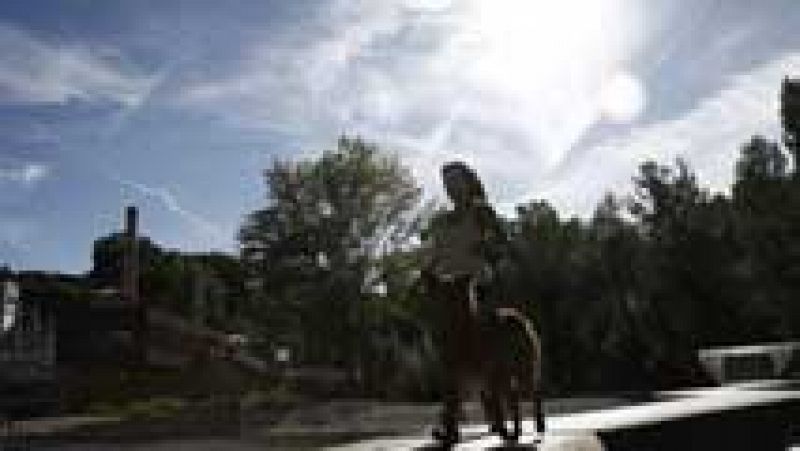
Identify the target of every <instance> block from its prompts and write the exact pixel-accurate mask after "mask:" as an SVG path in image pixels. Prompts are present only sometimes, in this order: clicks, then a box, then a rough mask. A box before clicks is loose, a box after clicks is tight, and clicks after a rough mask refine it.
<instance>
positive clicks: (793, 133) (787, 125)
mask: <svg viewBox="0 0 800 451" xmlns="http://www.w3.org/2000/svg"><path fill="white" fill-rule="evenodd" d="M781 124H782V125H783V137H784V143H785V144H786V147H787V148H788V149H789V152H790V153H791V154H792V156H793V160H794V174H795V177H797V176H798V174H800V171H798V167H797V166H798V163H800V79H790V78H788V77H787V78H785V79H784V80H783V84H782V85H781Z"/></svg>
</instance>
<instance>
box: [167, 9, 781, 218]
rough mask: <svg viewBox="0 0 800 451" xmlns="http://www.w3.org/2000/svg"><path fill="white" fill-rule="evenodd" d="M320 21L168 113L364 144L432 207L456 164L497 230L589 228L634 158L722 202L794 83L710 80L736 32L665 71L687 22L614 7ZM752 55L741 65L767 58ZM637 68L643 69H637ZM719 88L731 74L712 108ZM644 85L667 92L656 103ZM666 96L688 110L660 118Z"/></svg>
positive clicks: (386, 12) (366, 15)
mask: <svg viewBox="0 0 800 451" xmlns="http://www.w3.org/2000/svg"><path fill="white" fill-rule="evenodd" d="M326 5H327V6H326V7H323V8H320V10H321V13H320V15H319V17H312V18H309V20H308V21H306V22H304V24H303V25H302V26H298V27H297V28H296V30H295V31H296V33H288V34H282V35H279V36H267V37H264V38H263V39H261V40H259V41H258V42H256V43H255V44H253V45H251V46H250V47H247V48H245V50H244V51H243V55H244V57H243V58H242V59H241V60H240V61H237V62H236V63H235V64H232V65H231V67H232V68H233V69H232V70H231V72H230V73H228V74H226V75H223V76H220V77H216V78H209V79H205V80H201V81H198V82H196V83H193V84H189V85H188V86H186V87H185V89H184V90H183V91H182V92H181V93H180V95H179V96H178V98H177V102H178V103H179V104H180V105H183V106H185V107H188V108H200V109H203V110H205V111H208V112H212V113H213V114H218V115H219V116H220V117H222V118H223V119H224V120H227V121H230V123H232V124H233V125H234V126H235V127H248V128H249V127H252V128H260V129H264V130H268V131H272V132H279V133H281V134H283V135H285V136H286V137H288V138H289V139H290V140H291V141H293V142H295V143H297V142H300V143H302V146H306V147H309V146H316V147H321V145H320V143H324V145H327V144H328V143H330V142H331V141H332V140H333V137H335V136H336V135H337V134H339V133H342V132H348V133H359V134H362V135H364V136H366V137H367V138H368V139H374V140H376V141H378V142H379V143H382V144H384V145H385V146H388V147H389V148H393V149H397V150H399V151H401V153H402V155H403V157H404V158H405V160H406V161H407V162H408V163H409V164H410V165H411V166H412V169H413V170H414V173H415V175H416V176H417V178H418V179H419V180H421V181H422V183H423V186H424V187H425V188H427V189H426V193H428V194H431V193H434V194H433V195H434V196H435V195H437V193H441V188H440V186H439V185H440V183H439V180H438V178H439V176H438V169H437V168H438V166H439V164H440V163H442V162H444V161H447V160H450V159H454V158H458V159H462V160H465V161H467V162H469V163H470V164H472V165H473V166H475V167H476V169H477V170H478V172H479V173H480V174H481V176H482V178H483V179H484V181H486V182H487V185H488V191H489V192H490V193H491V196H492V197H493V200H495V201H496V202H497V203H498V206H499V208H500V209H501V210H503V211H505V212H510V211H512V210H513V208H512V207H513V205H514V204H515V203H518V202H521V201H526V200H529V199H531V198H533V197H536V198H547V199H550V200H552V201H553V202H554V203H555V204H556V206H557V207H559V209H561V210H563V211H565V212H567V213H575V214H580V215H588V214H590V213H591V211H592V210H593V208H594V205H595V204H596V202H597V201H598V200H599V198H600V196H601V195H602V194H603V193H604V192H605V191H607V190H612V191H618V192H625V191H628V190H629V188H630V178H631V176H632V175H633V174H634V173H635V170H636V165H637V164H638V163H639V162H640V161H641V160H643V159H645V158H653V159H656V160H659V161H662V162H669V161H671V160H672V159H673V158H674V157H675V156H678V155H680V156H684V157H686V158H687V159H688V160H689V161H690V163H692V165H693V166H694V168H695V169H696V170H697V172H698V173H699V175H700V178H701V180H704V181H707V183H708V184H709V185H710V186H713V187H714V188H715V189H723V188H724V187H725V186H726V185H727V184H728V183H729V182H730V175H731V166H732V163H733V161H734V159H735V157H736V155H737V153H738V148H739V145H740V144H741V143H742V142H743V141H745V140H746V139H747V138H748V137H749V135H751V134H753V133H757V132H774V131H775V127H776V110H775V107H776V102H777V94H776V93H777V89H778V86H779V83H780V78H781V77H782V76H783V74H784V73H785V72H787V71H789V70H790V69H791V68H792V67H795V65H796V56H793V55H787V56H786V57H785V58H782V59H778V60H774V61H773V62H772V63H767V64H766V65H763V66H761V67H757V68H755V69H753V67H754V66H752V65H750V66H731V65H725V64H723V63H725V62H726V61H728V60H729V59H731V55H730V53H731V52H730V51H729V50H726V49H729V48H731V46H738V45H745V44H747V45H749V46H750V45H752V44H751V43H750V42H749V41H748V39H749V38H750V37H751V36H753V35H754V34H756V33H753V32H751V31H748V32H747V33H740V34H736V35H731V34H721V35H720V36H718V37H707V38H704V42H703V45H704V46H706V47H708V48H712V49H714V50H713V51H709V52H710V53H708V52H707V53H703V58H699V59H698V58H695V57H681V58H683V59H681V61H680V62H678V61H676V60H675V59H676V58H678V56H680V55H679V54H678V53H676V52H674V51H672V50H670V45H671V44H670V42H669V41H671V40H674V38H675V34H676V33H677V31H681V30H682V29H681V28H679V27H680V26H681V24H682V23H684V22H686V19H687V17H685V16H681V15H676V16H675V17H672V16H670V17H669V18H667V19H668V20H666V21H665V23H664V27H663V28H664V30H667V31H669V32H668V33H661V34H659V32H658V30H659V29H660V28H658V27H653V26H652V23H653V20H655V19H654V18H653V17H650V16H647V15H646V14H645V12H644V11H642V10H641V9H639V8H641V4H640V3H638V2H632V1H626V0H600V1H596V2H583V1H577V0H576V1H570V0H567V1H562V2H523V1H519V0H497V1H495V0H493V1H491V2H488V1H483V0H473V1H470V0H465V1H461V2H451V1H446V0H436V1H428V2H426V1H424V0H391V1H386V2H380V3H379V4H378V3H377V2H370V1H366V0H364V1H344V0H341V1H338V0H331V1H329V2H327V3H326ZM578 10H579V11H581V14H575V13H574V12H575V11H578ZM680 10H681V11H683V10H682V9H680ZM704 17H705V16H704ZM565 24H569V25H568V26H565ZM701 25H702V24H698V25H696V26H697V27H699V28H702V26H701ZM726 25H730V26H731V27H735V26H739V25H741V24H738V23H733V22H732V23H726ZM693 26H694V25H693ZM571 30H581V32H580V33H574V32H570V31H571ZM676 30H677V31H676ZM748 30H749V29H748ZM690 31H691V30H690ZM762 31H763V30H762ZM677 34H682V35H687V36H693V35H691V34H689V33H688V32H687V33H677ZM665 36H666V37H665ZM703 36H705V35H703ZM687 39H688V38H687ZM690 41H691V42H689V43H688V44H686V45H687V46H690V47H691V48H692V50H693V53H696V45H697V43H696V42H694V41H693V40H690ZM759 48H760V47H759ZM659 49H660V50H661V51H663V59H664V61H667V60H669V62H670V64H669V67H667V65H666V64H663V65H660V64H658V60H660V59H662V58H661V57H658V54H659ZM762 50H763V51H762ZM762 50H759V52H761V53H760V54H759V55H758V57H759V58H755V57H754V56H753V55H750V56H753V58H749V59H747V61H752V63H751V64H756V61H769V60H770V59H772V58H774V57H775V56H774V53H770V52H771V51H770V49H768V48H764V49H762ZM648 52H649V53H648ZM754 52H755V50H754ZM772 52H776V50H774V49H773V50H772ZM652 55H656V56H657V58H656V60H657V61H656V63H657V64H649V65H648V64H646V63H647V61H650V60H652V58H651V56H652ZM748 55H749V54H748ZM754 55H755V53H754ZM679 63H680V64H679ZM644 66H648V69H647V70H645V69H643V67H644ZM717 67H718V68H719V70H716V71H715V70H714V68H717ZM742 67H749V69H743V68H742ZM675 69H680V70H678V72H679V73H680V74H684V76H683V77H682V78H681V77H680V76H678V75H676V74H675V73H673V72H671V71H672V70H675ZM637 70H639V71H640V73H637ZM648 70H652V71H656V72H658V73H657V74H654V73H649V72H648ZM731 71H742V72H741V73H739V74H738V75H734V76H729V78H723V79H722V80H723V82H722V85H723V86H724V87H723V89H721V90H720V89H719V86H720V77H725V75H724V74H726V73H729V72H731ZM680 74H679V75H680ZM647 77H649V78H647ZM659 77H664V79H663V80H660V81H661V82H662V84H663V85H665V86H669V89H668V90H664V91H657V90H655V86H656V82H657V81H659ZM650 82H653V86H648V83H650ZM675 90H680V92H681V93H682V94H686V93H689V94H686V95H685V98H686V99H687V101H686V102H684V103H681V104H680V105H679V106H675V107H673V106H671V105H677V103H676V102H674V101H673V99H670V98H667V96H670V95H672V94H673V93H674V91H675ZM698 96H702V97H700V98H699V99H698ZM678 97H679V96H678ZM645 109H650V110H652V111H644V110H645ZM653 112H656V113H664V114H665V115H664V116H662V117H666V116H668V117H669V118H670V119H659V118H658V117H657V116H656V114H652V115H650V114H651V113H653ZM642 114H644V115H645V116H646V119H645V118H643V117H642V116H641V115H642ZM645 120H648V121H650V122H644V121H645ZM653 121H655V122H653ZM589 132H597V133H596V134H594V135H591V136H590V138H591V139H593V140H594V141H593V142H592V141H588V140H587V139H586V138H587V136H589ZM598 139H600V141H598ZM573 155H579V156H580V158H578V160H579V161H573V160H574V159H573V158H568V157H570V156H573Z"/></svg>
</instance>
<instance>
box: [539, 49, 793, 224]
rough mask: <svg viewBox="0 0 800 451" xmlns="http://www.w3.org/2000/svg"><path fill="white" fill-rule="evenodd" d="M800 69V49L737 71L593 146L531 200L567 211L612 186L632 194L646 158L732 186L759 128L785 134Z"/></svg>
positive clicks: (714, 185) (578, 209)
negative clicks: (789, 86) (787, 90)
mask: <svg viewBox="0 0 800 451" xmlns="http://www.w3.org/2000/svg"><path fill="white" fill-rule="evenodd" d="M798 73H800V53H793V54H788V55H784V56H783V57H779V58H777V59H775V60H773V61H771V62H769V63H767V64H764V65H763V66H760V67H758V68H756V69H753V70H752V71H749V72H746V73H742V74H737V75H734V76H731V77H730V78H729V79H728V83H727V85H726V86H724V87H723V88H722V89H721V90H720V91H718V92H716V93H715V94H713V95H710V96H709V97H707V98H704V99H701V100H700V101H699V102H698V103H697V105H696V106H695V107H694V108H692V109H691V110H689V111H687V112H686V113H684V114H683V115H681V116H680V117H677V118H675V119H670V120H663V121H658V122H654V123H651V124H647V125H643V126H640V127H635V128H633V129H632V130H630V131H629V132H627V133H624V134H622V135H619V136H615V137H613V138H610V139H608V140H606V141H604V142H601V143H599V144H597V145H594V146H591V147H590V148H587V149H581V150H580V152H581V158H580V160H579V161H577V162H576V163H575V164H574V165H573V166H572V167H570V168H567V169H566V170H565V171H564V173H563V176H560V177H559V178H558V179H556V180H551V181H549V182H548V183H547V184H546V185H545V186H541V187H540V188H539V189H537V190H535V191H534V192H531V193H528V196H527V197H528V198H530V197H537V198H546V199H550V200H552V201H554V203H555V204H556V205H557V206H558V207H559V208H560V209H561V210H563V211H566V212H570V213H576V214H582V215H586V214H589V213H591V211H592V209H593V207H594V205H596V203H597V201H598V200H599V199H600V197H601V196H602V195H603V193H604V192H605V191H614V192H618V193H630V192H631V187H632V184H631V178H632V177H633V176H634V174H635V173H636V168H637V165H638V164H639V163H641V162H642V161H644V160H647V159H652V160H655V161H658V162H660V163H672V162H674V160H675V158H677V157H681V158H684V159H685V160H687V161H688V162H689V163H690V165H691V167H692V168H693V169H694V170H695V171H696V172H697V174H698V179H699V181H700V182H701V183H702V184H704V185H705V186H707V187H709V188H710V189H712V190H714V191H727V190H728V188H729V186H730V183H731V182H732V178H733V172H734V167H733V166H734V163H735V160H736V158H737V157H738V155H739V150H740V147H741V146H742V145H743V144H744V143H745V142H746V141H748V139H749V138H750V137H751V136H752V135H754V134H762V135H765V136H768V137H771V138H774V139H778V138H779V136H780V131H779V120H778V108H779V91H780V84H781V81H782V80H783V78H784V77H785V76H787V75H792V74H798Z"/></svg>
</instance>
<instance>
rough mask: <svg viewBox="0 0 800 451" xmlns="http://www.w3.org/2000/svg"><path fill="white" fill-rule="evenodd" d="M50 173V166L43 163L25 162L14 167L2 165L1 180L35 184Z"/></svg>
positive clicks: (0, 170) (0, 169)
mask: <svg viewBox="0 0 800 451" xmlns="http://www.w3.org/2000/svg"><path fill="white" fill-rule="evenodd" d="M49 173H50V168H49V166H46V165H44V164H41V163H24V164H22V165H17V166H13V167H0V181H9V182H15V183H21V184H23V185H34V184H36V183H38V182H40V181H42V180H43V179H44V178H45V177H47V175H48V174H49Z"/></svg>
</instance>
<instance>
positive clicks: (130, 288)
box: [122, 206, 147, 365]
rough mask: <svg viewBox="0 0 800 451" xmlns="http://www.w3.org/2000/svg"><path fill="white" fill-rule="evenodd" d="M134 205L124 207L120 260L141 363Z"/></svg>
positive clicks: (143, 322) (142, 315) (142, 318)
mask: <svg viewBox="0 0 800 451" xmlns="http://www.w3.org/2000/svg"><path fill="white" fill-rule="evenodd" d="M138 220H139V218H138V212H137V210H136V207H134V206H128V207H127V208H126V209H125V233H124V243H125V252H124V254H123V260H122V299H123V301H124V302H125V304H126V305H127V306H129V307H130V309H131V311H132V312H133V318H132V319H133V321H132V322H133V324H132V336H133V337H132V338H133V350H134V361H135V363H136V364H138V365H142V364H144V363H146V361H147V342H146V332H147V310H146V306H145V304H144V302H143V301H142V299H141V297H140V296H139V236H138V230H137V229H138Z"/></svg>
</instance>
